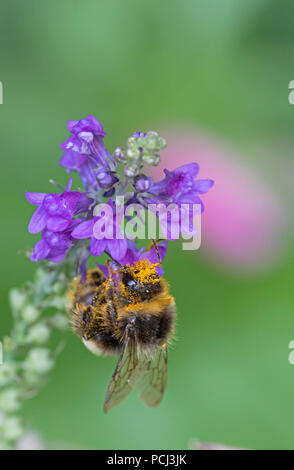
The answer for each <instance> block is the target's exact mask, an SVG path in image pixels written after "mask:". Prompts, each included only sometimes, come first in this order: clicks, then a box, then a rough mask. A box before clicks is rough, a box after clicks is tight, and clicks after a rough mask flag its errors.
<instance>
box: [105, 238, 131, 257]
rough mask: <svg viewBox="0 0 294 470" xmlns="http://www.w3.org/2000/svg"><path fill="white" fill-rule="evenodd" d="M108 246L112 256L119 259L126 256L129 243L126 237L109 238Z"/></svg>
mask: <svg viewBox="0 0 294 470" xmlns="http://www.w3.org/2000/svg"><path fill="white" fill-rule="evenodd" d="M107 248H108V251H109V254H110V256H111V257H112V258H113V259H116V260H117V261H119V260H121V259H123V258H124V257H125V255H126V252H127V248H128V244H127V241H126V239H125V238H123V239H122V240H116V239H114V240H107Z"/></svg>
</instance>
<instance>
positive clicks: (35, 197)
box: [26, 192, 46, 206]
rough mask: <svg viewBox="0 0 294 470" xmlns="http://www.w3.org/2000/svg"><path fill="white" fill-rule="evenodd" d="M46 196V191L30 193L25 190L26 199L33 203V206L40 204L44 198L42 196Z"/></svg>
mask: <svg viewBox="0 0 294 470" xmlns="http://www.w3.org/2000/svg"><path fill="white" fill-rule="evenodd" d="M45 196H46V193H31V192H26V198H27V200H28V201H29V202H30V203H31V204H34V205H35V206H40V205H41V204H42V202H43V200H44V197H45Z"/></svg>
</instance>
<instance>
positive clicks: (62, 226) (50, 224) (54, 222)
mask: <svg viewBox="0 0 294 470" xmlns="http://www.w3.org/2000/svg"><path fill="white" fill-rule="evenodd" d="M69 225H70V220H68V219H64V218H63V217H49V218H48V220H47V228H48V230H51V231H52V232H62V231H63V230H66V229H67V228H68V227H69Z"/></svg>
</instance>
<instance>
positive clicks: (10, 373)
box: [0, 364, 14, 387]
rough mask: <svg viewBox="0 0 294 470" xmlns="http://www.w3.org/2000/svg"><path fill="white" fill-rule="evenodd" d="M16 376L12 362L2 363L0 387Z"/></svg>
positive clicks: (0, 367)
mask: <svg viewBox="0 0 294 470" xmlns="http://www.w3.org/2000/svg"><path fill="white" fill-rule="evenodd" d="M13 377H14V370H13V367H12V366H11V364H2V365H0V387H3V385H7V384H8V383H9V382H10V381H11V380H12V378H13Z"/></svg>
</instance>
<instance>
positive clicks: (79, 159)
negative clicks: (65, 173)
mask: <svg viewBox="0 0 294 470" xmlns="http://www.w3.org/2000/svg"><path fill="white" fill-rule="evenodd" d="M87 159H88V157H87V155H83V154H81V153H79V152H75V151H73V150H68V151H67V152H65V153H64V154H63V155H62V157H61V159H60V160H59V165H60V166H65V167H66V168H68V169H70V170H76V171H77V170H79V169H80V168H81V167H82V166H83V165H84V164H85V163H86V162H87Z"/></svg>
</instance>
